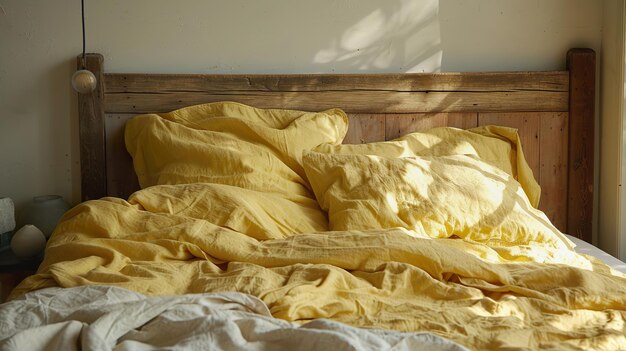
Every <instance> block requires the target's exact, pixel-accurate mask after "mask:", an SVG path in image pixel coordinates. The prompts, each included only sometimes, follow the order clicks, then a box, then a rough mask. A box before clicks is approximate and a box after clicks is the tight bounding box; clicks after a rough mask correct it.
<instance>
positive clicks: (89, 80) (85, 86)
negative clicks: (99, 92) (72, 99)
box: [72, 69, 96, 94]
mask: <svg viewBox="0 0 626 351" xmlns="http://www.w3.org/2000/svg"><path fill="white" fill-rule="evenodd" d="M72 88H74V90H76V91H77V92H79V93H81V94H88V93H91V92H92V91H94V90H95V89H96V76H95V75H94V74H93V73H91V71H88V70H86V69H81V70H78V71H76V72H74V74H73V75H72Z"/></svg>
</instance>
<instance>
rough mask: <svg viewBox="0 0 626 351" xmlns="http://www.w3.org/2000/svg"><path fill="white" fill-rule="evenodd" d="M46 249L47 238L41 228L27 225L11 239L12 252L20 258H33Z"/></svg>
mask: <svg viewBox="0 0 626 351" xmlns="http://www.w3.org/2000/svg"><path fill="white" fill-rule="evenodd" d="M45 248H46V237H45V236H44V235H43V233H42V232H41V230H39V228H37V227H35V226H34V225H31V224H27V225H25V226H23V227H22V228H20V230H18V231H17V232H15V234H13V238H12V239H11V250H13V252H14V253H15V256H17V257H19V258H24V259H26V258H33V257H35V256H37V255H39V254H40V253H41V252H42V251H43V249H45Z"/></svg>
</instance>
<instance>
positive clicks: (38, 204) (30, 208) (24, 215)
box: [19, 195, 70, 238]
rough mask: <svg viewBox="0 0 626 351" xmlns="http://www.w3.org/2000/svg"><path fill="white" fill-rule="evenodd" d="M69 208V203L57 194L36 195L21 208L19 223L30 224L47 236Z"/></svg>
mask: <svg viewBox="0 0 626 351" xmlns="http://www.w3.org/2000/svg"><path fill="white" fill-rule="evenodd" d="M69 209H70V205H68V204H67V202H65V200H63V198H62V197H61V196H59V195H44V196H36V197H34V198H33V199H32V200H31V202H30V203H29V204H28V205H26V207H25V208H24V209H23V210H22V212H21V214H20V220H19V224H20V225H22V226H23V225H26V224H32V225H34V226H36V227H37V228H39V229H40V230H41V231H42V232H43V235H44V236H45V237H46V238H49V237H50V234H52V232H53V231H54V228H56V226H57V223H58V222H59V219H61V217H62V216H63V214H64V213H65V212H66V211H67V210H69Z"/></svg>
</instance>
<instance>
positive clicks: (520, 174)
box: [315, 126, 541, 208]
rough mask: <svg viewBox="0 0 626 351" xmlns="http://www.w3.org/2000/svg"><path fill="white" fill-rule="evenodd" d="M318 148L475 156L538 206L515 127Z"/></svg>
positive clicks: (537, 194)
mask: <svg viewBox="0 0 626 351" xmlns="http://www.w3.org/2000/svg"><path fill="white" fill-rule="evenodd" d="M315 151H319V152H325V153H334V154H361V155H376V156H384V157H408V156H449V155H475V156H477V157H479V158H480V159H481V160H483V161H484V162H486V163H488V164H490V165H492V166H495V167H497V168H499V169H501V170H503V171H504V172H506V173H508V174H510V175H512V176H513V177H514V178H515V179H516V180H518V181H519V182H520V184H521V185H522V188H523V189H524V191H525V192H526V195H527V196H528V198H529V199H530V203H531V204H532V205H533V207H535V208H536V207H537V206H538V205H539V197H540V195H541V188H540V187H539V184H538V183H537V181H536V180H535V178H534V177H533V173H532V170H531V169H530V167H529V166H528V163H527V162H526V159H525V158H524V153H523V151H522V146H521V142H520V138H519V135H518V134H517V130H516V129H513V128H507V127H499V126H483V127H478V128H473V129H469V130H462V129H456V128H450V127H445V128H434V129H431V130H429V131H427V132H423V133H411V134H407V135H405V136H403V137H400V138H398V139H395V140H392V141H385V142H377V143H368V144H356V145H329V144H327V145H321V146H319V147H317V148H316V149H315Z"/></svg>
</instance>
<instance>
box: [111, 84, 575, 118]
mask: <svg viewBox="0 0 626 351" xmlns="http://www.w3.org/2000/svg"><path fill="white" fill-rule="evenodd" d="M218 101H236V102H240V103H243V104H247V105H251V106H255V107H259V108H286V109H295V110H304V111H319V110H325V109H329V108H335V107H339V108H342V109H344V110H345V111H346V112H348V113H432V112H479V111H493V112H497V111H567V93H565V92H552V91H541V92H536V91H511V92H471V91H460V92H402V91H399V92H398V91H363V90H358V89H355V90H353V91H318V92H260V91H253V92H249V91H226V90H225V91H215V92H207V93H205V92H155V93H109V94H107V99H106V107H105V111H106V112H107V113H149V112H166V111H172V110H176V109H179V108H182V107H186V106H190V105H196V104H202V103H208V102H218Z"/></svg>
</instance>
